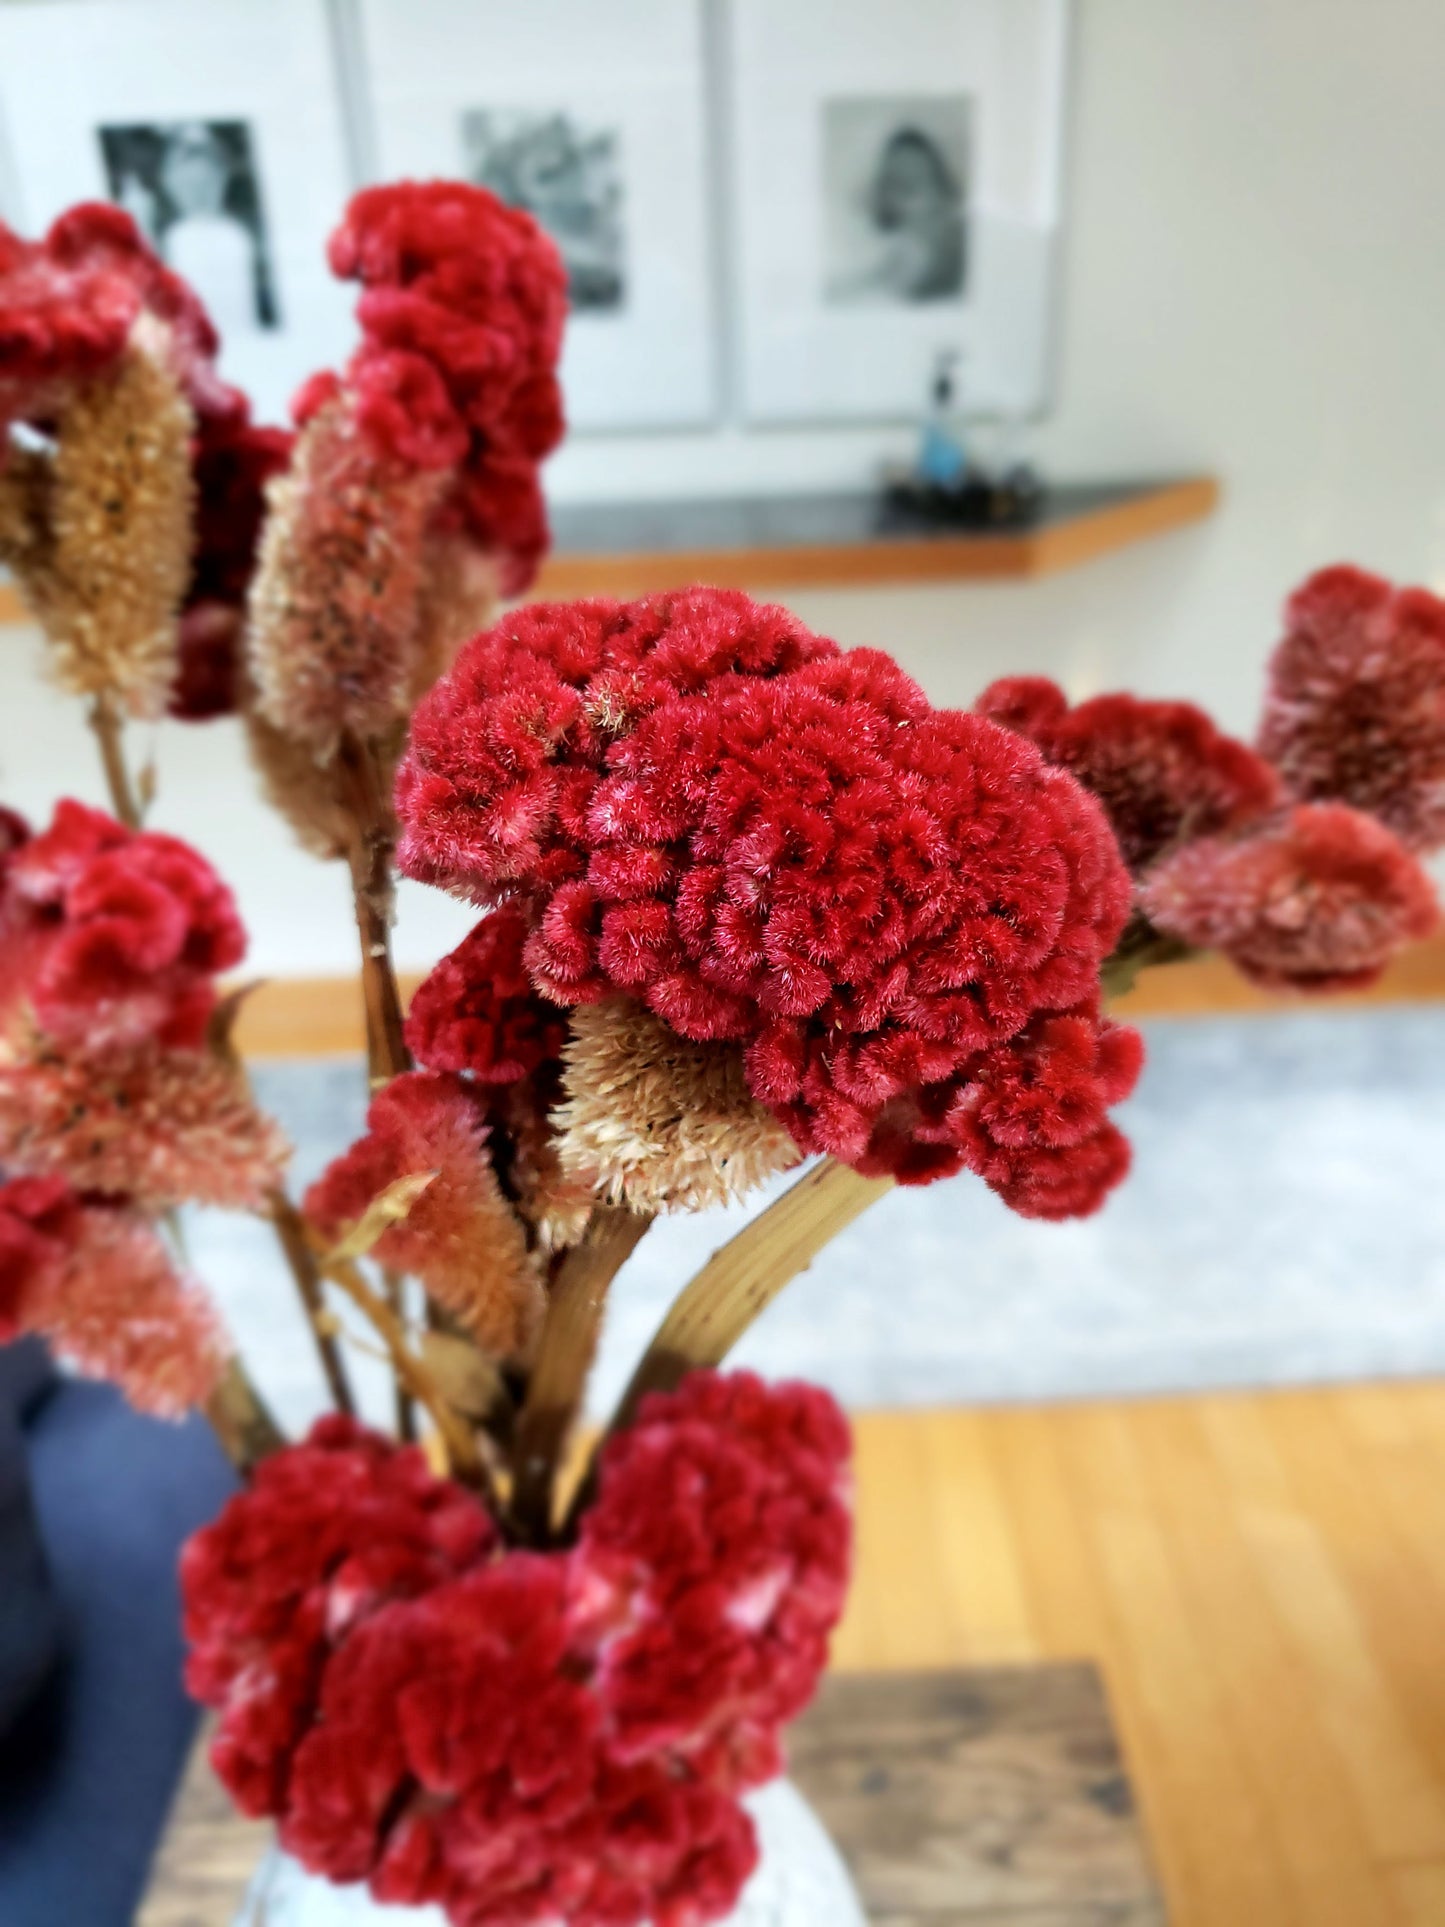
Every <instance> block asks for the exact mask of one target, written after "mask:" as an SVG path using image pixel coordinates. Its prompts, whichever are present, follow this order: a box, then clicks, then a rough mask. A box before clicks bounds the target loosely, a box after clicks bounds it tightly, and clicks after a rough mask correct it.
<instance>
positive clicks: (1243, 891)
mask: <svg viewBox="0 0 1445 1927" xmlns="http://www.w3.org/2000/svg"><path fill="white" fill-rule="evenodd" d="M1142 901H1143V907H1144V909H1145V911H1146V912H1147V914H1148V916H1149V918H1150V919H1151V921H1152V922H1153V923H1154V924H1155V925H1156V926H1157V928H1159V929H1160V930H1162V931H1164V932H1165V933H1166V934H1167V935H1169V936H1173V937H1178V938H1179V939H1180V940H1181V941H1182V942H1184V943H1188V944H1196V945H1199V946H1201V947H1205V948H1209V949H1217V950H1222V951H1224V953H1225V954H1226V955H1227V956H1228V957H1229V958H1230V959H1231V961H1232V962H1233V963H1234V964H1235V965H1236V966H1237V967H1238V968H1239V969H1240V970H1241V971H1242V972H1243V973H1244V975H1245V976H1247V977H1249V978H1251V979H1253V981H1254V982H1256V983H1258V984H1262V985H1264V986H1265V987H1266V988H1267V989H1295V990H1320V991H1327V990H1349V989H1354V988H1358V987H1362V986H1364V985H1367V984H1370V983H1373V982H1374V981H1375V979H1376V978H1377V977H1378V976H1379V975H1380V972H1381V971H1382V970H1383V969H1384V967H1385V965H1386V964H1387V963H1388V962H1389V961H1390V959H1391V957H1392V956H1393V955H1394V954H1395V952H1396V951H1397V950H1399V949H1400V948H1401V947H1402V946H1403V945H1405V944H1407V943H1412V942H1416V941H1418V940H1419V939H1420V938H1422V937H1426V936H1428V935H1429V934H1430V932H1431V931H1432V930H1433V929H1434V927H1435V925H1436V922H1437V920H1438V910H1437V907H1436V903H1435V893H1434V890H1433V888H1432V886H1431V883H1430V879H1429V877H1428V876H1427V875H1426V873H1425V872H1424V870H1423V869H1422V868H1421V867H1420V864H1419V863H1418V862H1417V861H1416V859H1415V858H1414V857H1413V856H1412V855H1411V854H1410V852H1409V851H1408V850H1407V849H1406V848H1405V847H1404V845H1403V844H1401V842H1400V841H1399V839H1398V838H1397V837H1396V836H1394V835H1393V834H1392V833H1391V831H1389V830H1388V829H1387V828H1386V827H1385V825H1384V824H1383V823H1381V822H1379V821H1378V820H1377V819H1376V818H1374V817H1372V816H1367V815H1366V814H1365V813H1364V812H1363V811H1361V810H1355V809H1351V808H1349V806H1348V805H1346V804H1344V803H1304V804H1300V805H1298V806H1297V807H1296V808H1295V809H1292V810H1290V811H1289V812H1288V814H1287V815H1285V816H1283V817H1281V818H1280V819H1278V820H1277V821H1276V822H1274V823H1271V824H1269V825H1268V826H1267V827H1265V828H1263V829H1260V830H1257V831H1255V832H1254V833H1253V834H1252V835H1249V836H1246V837H1243V838H1240V839H1238V840H1235V841H1230V840H1228V839H1226V838H1223V837H1204V838H1201V839H1200V840H1199V841H1198V842H1195V843H1192V844H1187V845H1186V846H1185V847H1184V848H1183V849H1181V850H1179V851H1177V852H1176V853H1175V854H1174V855H1173V856H1172V857H1168V858H1166V859H1165V861H1163V862H1162V863H1160V864H1159V865H1158V866H1157V867H1156V868H1155V869H1154V871H1153V872H1152V874H1151V875H1150V876H1149V878H1148V879H1147V881H1146V883H1145V887H1144V892H1143V898H1142Z"/></svg>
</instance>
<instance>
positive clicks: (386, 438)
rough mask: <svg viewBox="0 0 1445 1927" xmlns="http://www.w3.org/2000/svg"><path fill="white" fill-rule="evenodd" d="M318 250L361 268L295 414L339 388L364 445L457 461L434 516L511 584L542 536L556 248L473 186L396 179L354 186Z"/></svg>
mask: <svg viewBox="0 0 1445 1927" xmlns="http://www.w3.org/2000/svg"><path fill="white" fill-rule="evenodd" d="M330 260H331V265H332V268H333V269H334V271H335V272H336V273H337V274H338V275H341V276H343V277H345V278H347V279H351V280H356V281H360V282H361V284H362V288H363V293H362V296H361V299H360V301H359V302H358V303H357V319H358V321H359V322H360V324H361V329H362V342H361V345H360V347H359V348H358V349H357V350H356V352H355V354H354V355H353V356H352V357H351V360H350V361H349V362H348V363H347V365H346V367H345V369H344V370H343V371H342V374H341V377H340V380H339V382H338V381H337V380H336V379H334V378H325V377H323V378H320V379H319V380H317V381H313V382H312V383H309V384H308V385H307V387H306V388H305V389H304V390H303V391H302V394H301V396H300V397H298V402H297V419H298V420H300V421H303V422H304V421H306V420H309V419H310V417H311V415H312V414H314V413H315V412H316V411H317V410H318V409H319V408H321V407H323V406H324V405H325V404H326V403H327V402H328V401H330V400H331V399H332V398H333V397H335V396H336V395H337V394H338V393H340V392H343V391H344V392H347V393H349V394H350V395H351V397H352V398H353V401H354V406H355V409H356V418H357V422H358V425H359V427H360V428H361V430H362V433H363V434H364V435H365V436H366V437H367V438H368V439H369V440H370V442H371V443H372V445H373V446H374V447H375V449H376V450H377V452H378V454H380V455H381V456H383V457H385V458H387V459H389V460H392V461H395V462H397V463H399V464H401V465H402V466H403V467H408V468H420V469H453V470H455V471H457V475H456V485H455V488H454V490H453V492H452V495H451V497H450V501H449V504H448V506H447V508H446V510H445V512H444V517H445V519H446V520H448V521H450V522H452V523H454V524H455V525H457V526H459V527H462V528H464V529H465V530H466V531H467V532H468V533H469V534H470V536H471V537H472V539H473V540H474V541H475V542H476V543H477V544H478V545H479V546H481V547H482V548H484V549H487V550H489V551H491V552H493V553H495V554H496V555H498V556H499V557H500V558H502V560H503V570H502V590H503V593H504V594H516V593H519V592H520V591H521V590H522V589H523V588H525V587H526V585H527V583H528V582H529V581H530V580H531V578H532V574H533V572H534V571H535V568H536V565H537V562H538V561H539V560H540V558H541V556H542V554H543V553H544V552H545V549H546V545H547V527H546V517H545V513H544V511H543V508H542V501H541V494H540V490H539V488H538V485H537V479H536V470H537V464H538V463H539V462H540V461H541V460H542V458H543V457H544V456H546V455H547V454H549V453H550V452H551V450H552V449H553V448H554V447H555V446H556V444H557V442H558V441H559V440H560V438H561V434H562V405H561V396H560V391H559V389H558V386H557V379H556V368H557V360H558V357H559V355H560V353H561V345H562V325H563V321H564V319H565V315H566V276H565V271H564V269H563V266H562V260H561V256H560V255H559V254H558V253H557V250H556V248H555V247H554V246H553V244H552V242H551V241H550V240H548V238H547V237H546V235H545V234H544V233H543V232H542V230H541V229H540V228H539V227H538V226H537V224H536V222H535V221H533V220H532V218H531V216H530V215H528V214H524V213H522V212H520V211H518V210H516V209H512V208H508V207H506V206H504V205H503V203H502V202H501V201H499V200H498V199H497V198H496V196H495V195H492V194H489V193H488V192H487V191H486V190H485V189H483V188H478V187H470V186H467V185H466V184H464V183H462V182H458V181H427V182H417V181H403V182H398V183H396V184H394V185H391V186H387V187H376V188H368V189H366V190H365V191H364V192H363V193H360V194H358V195H356V196H354V198H353V199H352V201H351V203H350V205H349V207H348V208H347V212H346V218H345V219H344V221H343V222H342V224H341V226H340V227H339V228H338V229H337V230H336V232H335V234H334V235H333V236H332V238H331V245H330Z"/></svg>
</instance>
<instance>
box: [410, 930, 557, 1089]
mask: <svg viewBox="0 0 1445 1927" xmlns="http://www.w3.org/2000/svg"><path fill="white" fill-rule="evenodd" d="M526 940H527V920H526V918H525V917H524V916H523V915H522V913H521V912H520V911H519V910H518V909H516V908H515V907H514V906H511V905H504V906H503V907H502V908H501V909H500V910H495V911H493V912H492V914H491V916H489V917H484V918H483V919H482V921H481V922H480V923H479V924H478V925H477V927H476V929H475V930H473V931H472V932H471V934H470V936H467V937H464V938H463V939H462V941H461V943H459V944H458V945H457V947H456V949H455V950H453V951H451V952H449V954H448V955H447V956H445V957H443V958H442V960H441V962H440V963H439V964H438V965H437V966H436V968H435V969H434V970H433V971H432V973H431V975H430V976H429V977H428V978H427V979H426V980H425V981H424V982H423V983H422V984H421V985H420V986H419V987H418V989H417V992H416V995H415V996H414V997H413V998H412V1001H411V1009H410V1010H409V1011H408V1013H407V1019H406V1041H407V1046H408V1048H409V1049H410V1051H411V1054H412V1056H413V1057H414V1058H415V1059H416V1061H417V1062H418V1063H419V1064H423V1065H425V1066H426V1068H427V1069H428V1070H433V1071H466V1072H468V1073H469V1074H470V1075H471V1076H472V1077H474V1078H475V1079H476V1080H477V1082H478V1083H479V1084H515V1083H517V1082H518V1080H519V1079H521V1078H523V1077H527V1076H529V1075H530V1074H531V1073H532V1072H533V1071H536V1070H539V1069H540V1068H541V1066H542V1065H543V1064H544V1063H548V1062H551V1061H554V1060H555V1059H556V1058H557V1057H558V1055H559V1054H560V1052H561V1049H562V1045H563V1044H564V1042H565V1041H566V1037H567V1020H566V1017H565V1016H564V1014H563V1012H562V1011H561V1010H559V1009H558V1007H557V1006H556V1004H553V1003H549V1002H548V1001H547V1000H546V999H545V998H543V997H539V996H538V995H537V993H536V991H535V990H533V988H532V980H531V978H530V977H529V976H528V974H527V969H526V966H525V964H524V963H523V961H522V948H523V945H524V944H525V943H526Z"/></svg>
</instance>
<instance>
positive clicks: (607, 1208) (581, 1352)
mask: <svg viewBox="0 0 1445 1927" xmlns="http://www.w3.org/2000/svg"><path fill="white" fill-rule="evenodd" d="M651 1223H652V1219H651V1218H650V1217H648V1216H646V1215H645V1214H643V1213H641V1212H636V1211H628V1210H625V1209H623V1208H621V1207H619V1206H617V1205H609V1204H600V1205H598V1206H597V1207H596V1209H595V1210H594V1211H593V1213H592V1216H591V1218H590V1219H589V1220H588V1224H587V1229H586V1231H585V1232H584V1233H583V1234H582V1241H581V1243H580V1244H576V1245H574V1246H573V1247H572V1249H571V1250H570V1251H569V1252H568V1253H567V1255H566V1256H565V1257H564V1258H563V1259H562V1261H561V1264H560V1265H559V1267H558V1270H557V1276H556V1279H555V1281H554V1283H553V1286H552V1294H551V1297H550V1299H549V1300H548V1303H547V1317H546V1322H545V1323H544V1324H543V1326H542V1337H541V1341H540V1343H539V1345H538V1349H537V1363H536V1367H535V1369H534V1370H533V1373H532V1380H531V1383H530V1385H529V1386H528V1388H527V1401H526V1404H525V1405H524V1406H523V1407H522V1414H521V1417H520V1419H519V1420H518V1422H517V1439H516V1450H515V1456H514V1466H515V1483H514V1486H513V1491H512V1510H513V1513H514V1515H515V1518H516V1521H517V1524H518V1526H519V1528H520V1529H521V1531H522V1532H523V1533H524V1534H525V1535H526V1536H527V1537H528V1538H530V1539H532V1540H533V1541H534V1542H537V1543H542V1542H545V1540H546V1539H547V1537H548V1535H549V1533H550V1531H551V1525H552V1500H553V1493H554V1490H555V1487H556V1481H557V1467H558V1463H559V1461H560V1459H561V1456H562V1448H563V1446H564V1445H565V1444H566V1441H567V1435H568V1433H569V1432H570V1431H571V1429H572V1424H573V1421H574V1420H575V1418H576V1416H577V1412H578V1408H579V1407H580V1405H581V1403H582V1392H583V1388H584V1386H585V1385H586V1383H587V1373H588V1371H589V1370H590V1369H591V1365H592V1359H593V1355H594V1353H595V1352H596V1349H597V1337H598V1333H599V1332H600V1330H601V1328H602V1313H603V1309H604V1307H605V1305H606V1303H607V1292H608V1288H609V1286H610V1285H611V1283H612V1280H613V1279H614V1278H615V1277H616V1276H617V1273H618V1272H619V1271H620V1270H621V1269H622V1266H623V1264H624V1263H625V1261H626V1260H627V1258H628V1257H629V1256H630V1255H631V1253H632V1252H633V1251H634V1250H635V1249H636V1247H637V1245H638V1244H639V1242H640V1241H641V1239H642V1237H643V1236H644V1234H645V1233H646V1231H647V1229H648V1227H649V1226H650V1225H651Z"/></svg>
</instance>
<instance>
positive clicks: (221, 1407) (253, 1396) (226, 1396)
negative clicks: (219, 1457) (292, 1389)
mask: <svg viewBox="0 0 1445 1927" xmlns="http://www.w3.org/2000/svg"><path fill="white" fill-rule="evenodd" d="M206 1417H207V1418H208V1419H209V1420H210V1422H211V1426H212V1428H213V1430H214V1431H215V1434H216V1437H217V1438H218V1439H219V1440H220V1442H221V1450H222V1451H223V1452H224V1453H225V1455H226V1457H227V1458H228V1459H229V1460H230V1461H231V1463H232V1465H234V1466H235V1468H236V1470H237V1471H238V1472H240V1473H241V1474H242V1476H243V1477H244V1476H247V1475H249V1474H250V1472H251V1471H252V1470H253V1469H254V1468H255V1467H256V1466H258V1465H259V1464H260V1463H261V1461H262V1459H265V1458H269V1457H270V1455H271V1454H272V1453H273V1452H279V1451H280V1450H281V1449H282V1447H283V1446H284V1445H285V1443H286V1438H285V1434H284V1433H283V1432H282V1431H281V1428H280V1427H279V1426H278V1425H277V1423H276V1421H275V1419H273V1418H272V1416H271V1414H270V1412H269V1411H268V1410H267V1409H266V1405H265V1403H264V1401H263V1400H262V1397H261V1394H260V1393H259V1392H258V1391H257V1390H256V1388H255V1386H254V1385H253V1384H252V1383H251V1381H250V1379H249V1378H247V1376H246V1373H245V1370H244V1368H243V1367H242V1365H241V1363H240V1361H239V1360H238V1359H234V1358H233V1359H232V1360H231V1362H230V1364H228V1365H227V1367H226V1370H225V1373H224V1375H223V1376H222V1378H221V1382H220V1384H219V1385H218V1386H217V1387H216V1389H215V1391H214V1392H212V1394H211V1396H210V1397H209V1398H208V1399H207V1400H206Z"/></svg>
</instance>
